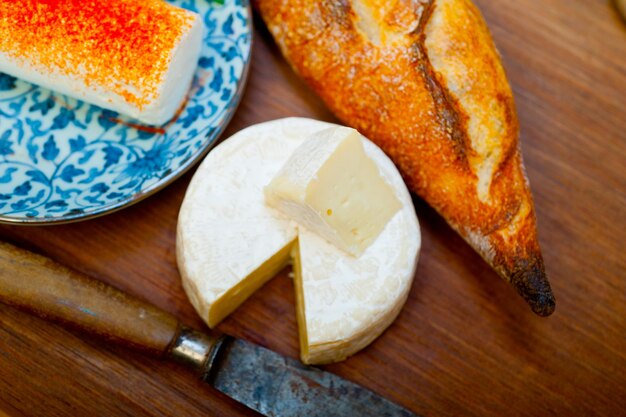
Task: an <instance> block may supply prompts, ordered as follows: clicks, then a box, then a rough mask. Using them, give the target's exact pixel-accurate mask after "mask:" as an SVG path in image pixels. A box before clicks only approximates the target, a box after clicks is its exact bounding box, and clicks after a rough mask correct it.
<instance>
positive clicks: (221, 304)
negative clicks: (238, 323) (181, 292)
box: [207, 241, 295, 328]
mask: <svg viewBox="0 0 626 417" xmlns="http://www.w3.org/2000/svg"><path fill="white" fill-rule="evenodd" d="M294 244H295V241H294V242H290V243H289V244H288V245H286V246H285V247H283V248H282V249H281V250H279V251H278V252H276V254H274V255H273V256H272V257H271V258H269V259H268V260H267V261H265V262H264V263H263V264H262V265H261V266H260V267H258V268H257V269H255V270H254V271H252V273H250V275H248V276H247V277H246V278H244V279H243V280H241V281H240V282H239V283H238V284H237V285H235V286H234V287H232V288H230V289H229V290H228V291H226V293H225V294H224V295H223V296H222V297H220V298H219V299H218V300H217V301H215V303H213V304H212V305H211V308H210V309H209V317H208V322H207V324H208V325H209V327H211V328H213V327H215V326H217V325H218V324H219V323H220V322H221V321H222V320H224V318H225V317H226V316H228V315H229V314H230V313H232V312H233V311H235V310H236V309H237V308H238V307H239V306H240V305H241V304H243V303H244V301H246V300H247V299H248V298H249V297H250V296H251V295H252V294H253V293H254V292H255V291H257V290H258V289H259V288H261V287H262V286H263V284H265V283H266V282H267V281H269V280H270V279H272V278H273V277H275V276H276V274H278V273H279V272H280V271H281V269H283V268H284V267H286V266H287V265H288V264H289V261H290V259H291V258H290V255H291V252H292V248H293V247H294ZM242 255H243V256H245V254H242Z"/></svg>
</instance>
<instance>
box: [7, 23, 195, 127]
mask: <svg viewBox="0 0 626 417" xmlns="http://www.w3.org/2000/svg"><path fill="white" fill-rule="evenodd" d="M190 13H191V12H190ZM194 15H195V20H194V21H193V24H192V25H191V27H190V28H189V29H188V30H187V32H186V33H185V34H184V35H183V37H182V38H181V40H180V42H179V43H178V44H177V45H176V46H175V47H174V49H173V50H172V51H171V57H170V61H169V65H168V70H167V71H166V73H165V74H164V76H163V77H161V80H160V82H159V83H158V85H156V86H154V87H155V88H154V91H156V93H155V96H154V98H153V99H152V100H151V102H150V103H149V104H148V105H145V106H143V107H138V106H137V105H135V104H132V103H130V102H128V101H127V100H126V99H125V98H124V97H123V96H122V95H120V94H116V93H115V92H113V91H110V90H108V89H106V88H104V87H103V86H100V85H98V84H96V83H93V82H90V83H87V82H86V81H85V80H86V74H85V77H76V76H74V75H67V74H64V73H62V72H60V71H54V70H49V69H45V68H44V67H42V66H40V65H38V63H37V62H32V61H30V60H29V59H28V57H21V58H14V57H12V56H10V55H9V54H7V53H6V52H3V51H1V50H0V72H2V73H5V74H9V75H12V76H14V77H17V78H19V79H22V80H24V81H28V82H30V83H32V84H36V85H39V86H41V87H44V88H47V89H50V90H53V91H56V92H59V93H61V94H64V95H67V96H70V97H73V98H76V99H78V100H82V101H85V102H87V103H90V104H94V105H96V106H99V107H102V108H104V109H109V110H113V111H115V112H118V113H120V114H123V115H126V116H129V117H131V118H133V119H137V120H139V121H141V122H143V123H146V124H150V125H162V124H164V123H166V122H167V121H169V120H170V119H172V118H173V117H174V115H175V114H176V111H177V110H178V109H179V108H180V106H181V105H182V104H183V101H184V100H185V98H186V96H187V93H188V92H189V89H190V87H191V82H192V80H193V75H194V73H195V71H196V68H197V64H198V59H199V58H200V52H201V48H202V37H203V33H204V24H203V22H202V18H201V17H200V16H199V15H198V14H196V13H194ZM131 47H132V46H131ZM125 87H126V88H128V89H130V90H133V86H129V85H125ZM134 91H137V90H136V89H135V90H134Z"/></svg>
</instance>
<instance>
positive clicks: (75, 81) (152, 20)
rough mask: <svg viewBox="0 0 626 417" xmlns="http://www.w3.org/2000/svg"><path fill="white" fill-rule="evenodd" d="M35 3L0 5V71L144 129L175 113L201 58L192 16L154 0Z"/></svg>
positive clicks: (198, 25) (199, 31) (198, 23)
mask: <svg viewBox="0 0 626 417" xmlns="http://www.w3.org/2000/svg"><path fill="white" fill-rule="evenodd" d="M39 3H40V4H39V5H38V7H37V8H36V9H34V10H29V11H28V12H27V13H26V12H25V11H24V7H26V6H24V4H23V3H21V2H4V3H3V4H2V5H1V6H0V15H1V16H2V19H0V35H2V36H4V37H5V38H4V40H0V72H3V73H7V74H10V75H13V76H15V77H17V78H20V79H23V80H25V81H28V82H31V83H33V84H37V85H40V86H42V87H45V88H48V89H51V90H54V91H57V92H59V93H62V94H65V95H68V96H70V97H74V98H77V99H79V100H82V101H85V102H87V103H90V104H95V105H97V106H100V107H102V108H105V109H109V110H113V111H115V112H118V113H121V114H124V115H126V116H129V117H131V118H134V119H137V120H139V121H141V122H144V123H147V124H151V125H161V124H164V123H165V122H167V121H168V120H170V119H172V118H173V117H174V116H175V113H176V112H177V110H178V109H179V108H180V107H181V106H182V105H183V103H184V100H185V98H186V96H187V93H188V91H189V89H190V86H191V82H192V79H193V75H194V73H195V70H196V67H197V62H198V59H199V57H200V51H201V46H202V37H203V31H204V24H203V22H202V18H201V17H200V16H199V15H198V14H197V13H193V12H190V11H187V10H183V9H180V8H178V7H175V6H173V5H171V4H168V3H167V2H164V1H160V0H158V1H157V0H143V1H137V0H110V1H109V2H107V4H106V6H103V5H102V3H101V2H98V1H96V0H83V1H82V2H77V1H67V2H52V3H51V4H48V3H46V2H39ZM94 8H95V10H99V11H98V12H97V13H96V12H93V11H92V10H94ZM90 11H91V12H90Z"/></svg>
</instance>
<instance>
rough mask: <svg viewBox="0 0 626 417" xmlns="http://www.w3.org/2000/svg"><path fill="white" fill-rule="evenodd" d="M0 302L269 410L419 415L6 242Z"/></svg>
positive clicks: (0, 259)
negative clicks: (191, 374) (180, 367)
mask: <svg viewBox="0 0 626 417" xmlns="http://www.w3.org/2000/svg"><path fill="white" fill-rule="evenodd" d="M0 302H3V303H5V304H8V305H12V306H15V307H18V308H20V309H22V310H26V311H28V312H30V313H33V314H35V315H37V316H40V317H42V318H45V319H48V320H51V321H54V322H57V323H61V324H64V325H67V326H69V327H73V328H76V329H79V330H81V331H84V332H87V333H91V334H96V335H99V336H101V337H103V338H105V339H107V340H110V341H114V342H118V343H121V344H124V345H126V346H129V347H131V348H134V349H137V350H141V351H144V352H146V353H149V354H152V355H154V356H157V357H160V358H167V359H173V360H175V361H177V362H179V363H182V364H184V365H186V366H188V367H190V368H192V369H194V370H195V371H196V372H197V373H198V374H199V376H200V378H201V379H202V380H204V381H205V382H207V383H209V384H210V385H212V386H213V387H214V388H215V389H217V390H219V391H221V392H223V393H224V394H226V395H228V396H229V397H231V398H233V399H235V400H236V401H238V402H240V403H242V404H244V405H246V406H247V407H249V408H251V409H253V410H255V411H257V412H259V413H261V414H263V415H266V416H274V417H278V416H284V417H291V416H305V415H306V416H312V417H317V416H350V417H351V416H356V415H358V416H389V417H392V416H393V417H395V416H402V417H409V416H415V414H413V413H412V412H410V411H408V410H406V409H404V408H402V407H400V406H399V405H396V404H394V403H392V402H390V401H388V400H386V399H384V398H382V397H380V396H379V395H377V394H375V393H373V392H372V391H369V390H367V389H365V388H363V387H361V386H359V385H357V384H354V383H352V382H349V381H346V380H344V379H342V378H340V377H338V376H336V375H334V374H332V373H329V372H324V371H322V370H320V369H317V368H314V367H309V366H304V365H302V364H301V363H300V362H299V361H297V360H295V359H291V358H287V357H284V356H282V355H279V354H278V353H276V352H272V351H270V350H268V349H265V348H263V347H261V346H257V345H255V344H252V343H249V342H246V341H244V340H240V339H235V338H232V337H230V336H226V335H221V334H218V333H215V332H209V333H202V332H199V331H196V330H193V329H190V328H187V327H185V326H183V325H182V324H181V323H180V322H179V321H178V320H177V319H176V318H175V317H174V316H172V315H170V314H169V313H166V312H164V311H162V310H160V309H158V308H157V307H155V306H153V305H150V304H148V303H146V302H144V301H141V300H139V299H137V298H135V297H132V296H130V295H128V294H126V293H123V292H122V291H120V290H118V289H116V288H114V287H112V286H109V285H107V284H105V283H103V282H101V281H97V280H95V279H93V278H90V277H87V276H86V275H83V274H81V273H79V272H77V271H74V270H71V269H69V268H66V267H64V266H62V265H59V264H57V263H56V262H54V261H52V260H50V259H48V258H45V257H42V256H39V255H36V254H34V253H31V252H28V251H26V250H23V249H19V248H16V247H15V246H12V245H10V244H7V243H2V242H0Z"/></svg>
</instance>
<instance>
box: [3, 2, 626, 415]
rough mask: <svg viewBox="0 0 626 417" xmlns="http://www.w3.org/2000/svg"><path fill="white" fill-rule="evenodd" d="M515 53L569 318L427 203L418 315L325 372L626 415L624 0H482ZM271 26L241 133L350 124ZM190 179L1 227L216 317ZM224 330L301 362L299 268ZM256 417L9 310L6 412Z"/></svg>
mask: <svg viewBox="0 0 626 417" xmlns="http://www.w3.org/2000/svg"><path fill="white" fill-rule="evenodd" d="M478 4H479V6H480V7H481V8H482V10H483V12H484V14H485V17H486V19H487V21H488V23H489V24H490V27H491V30H492V32H493V35H494V38H495V40H496V43H497V45H498V46H499V49H500V51H501V52H502V55H503V59H504V63H505V67H506V69H507V71H508V74H509V78H510V80H511V83H512V86H513V89H514V92H515V96H516V99H517V106H518V111H519V117H520V122H521V126H522V140H523V153H524V157H525V160H526V167H527V170H528V175H529V177H530V180H531V184H532V187H533V192H534V196H535V204H536V208H537V216H538V221H539V227H540V229H539V237H540V241H541V244H542V247H543V253H544V256H545V260H546V265H547V269H548V273H549V275H550V278H551V281H552V286H553V288H554V292H555V294H556V297H557V311H556V313H555V314H554V315H553V316H552V317H550V318H547V319H541V318H538V317H536V316H534V315H533V314H532V313H531V312H530V310H529V309H528V307H527V306H526V305H525V303H524V302H523V301H522V300H521V299H520V298H519V297H518V296H517V295H516V294H515V292H514V291H513V290H512V289H511V288H509V286H508V285H507V284H505V283H504V282H503V281H502V280H500V279H499V278H498V277H497V276H496V274H495V273H494V272H492V271H491V270H490V268H489V267H488V266H487V265H486V264H485V263H484V262H482V261H481V259H480V258H479V256H478V255H476V254H475V253H474V252H473V250H472V249H470V247H469V246H467V245H466V244H465V243H464V242H463V241H462V240H461V238H460V237H458V236H457V235H456V234H455V233H454V232H453V231H452V230H451V229H450V228H449V227H448V226H447V225H446V224H445V222H444V221H443V220H442V219H441V218H440V217H439V216H438V215H437V214H436V213H435V212H434V211H433V210H432V209H430V208H429V207H428V206H427V205H426V204H424V203H423V202H422V201H419V200H417V201H416V205H417V214H418V216H419V219H420V222H421V225H422V232H423V248H422V254H421V260H420V263H419V268H418V271H417V276H416V279H415V284H414V286H413V289H412V291H411V294H410V297H409V299H408V301H407V303H406V307H405V308H404V310H403V311H402V313H401V315H400V317H399V318H398V320H397V321H396V322H395V323H394V324H393V325H392V326H391V327H390V329H389V330H388V331H387V332H385V333H384V334H383V335H382V337H380V338H379V339H378V340H376V342H375V343H373V344H372V345H371V346H370V347H368V348H367V349H365V350H364V351H363V352H361V353H359V354H358V355H356V356H354V357H352V358H350V359H348V360H346V361H345V362H342V363H339V364H335V365H332V366H327V367H326V369H328V370H330V371H332V372H335V373H337V374H339V375H341V376H343V377H345V378H347V379H350V380H352V381H355V382H357V383H359V384H362V385H364V386H366V387H368V388H370V389H372V390H374V391H376V392H378V393H380V394H382V395H384V396H386V397H387V398H389V399H391V400H393V401H395V402H398V403H400V404H402V405H404V406H405V407H407V408H409V409H411V410H413V411H415V412H418V413H423V414H424V415H427V416H437V415H468V416H472V415H494V416H496V415H497V416H517V415H527V416H540V415H558V416H566V415H586V416H589V415H607V416H617V415H620V414H621V415H626V411H625V410H626V408H625V407H626V272H625V271H626V255H625V243H624V242H625V240H626V239H625V238H626V236H625V230H626V111H625V110H624V106H625V105H626V100H625V97H626V25H624V24H623V22H622V21H620V19H619V17H618V15H617V13H616V12H615V11H614V10H613V8H612V7H611V6H610V4H609V2H608V1H607V0H584V1H583V0H580V1H571V0H544V1H535V0H478ZM256 23H257V27H259V29H258V30H257V32H256V34H255V35H256V38H255V41H256V42H255V45H254V49H255V50H254V59H253V66H252V72H251V76H250V80H249V85H248V89H247V93H246V94H245V97H244V99H243V102H242V104H241V107H240V108H239V111H238V113H237V115H236V116H235V118H234V120H233V121H232V123H231V125H230V127H229V129H228V131H227V133H226V135H225V136H228V135H230V134H232V133H234V132H236V131H238V130H240V129H242V128H243V127H246V126H248V125H250V124H253V123H256V122H261V121H265V120H270V119H274V118H278V117H284V116H294V115H298V116H309V117H314V118H318V119H323V120H333V117H332V115H331V114H330V113H329V112H328V111H327V110H326V109H325V108H324V106H323V105H322V104H321V102H320V101H319V100H318V99H317V98H316V97H314V96H313V95H312V94H311V92H310V91H309V90H307V88H306V87H305V86H304V85H303V84H302V82H300V81H299V80H298V79H297V77H296V76H295V75H294V74H293V73H292V72H291V71H290V69H289V68H288V66H287V65H286V64H285V63H284V62H283V60H282V59H281V57H280V54H279V53H278V51H277V49H276V47H275V46H274V45H273V43H272V42H271V40H270V38H269V36H268V34H267V32H265V30H264V29H263V28H262V27H260V26H261V23H260V22H256ZM190 178H191V173H190V174H187V175H185V176H184V177H183V178H182V179H180V180H178V181H177V182H176V183H174V184H173V185H171V186H169V187H168V188H167V189H165V190H164V191H162V192H160V193H159V194H158V195H156V196H153V197H151V198H148V199H147V200H146V201H144V202H142V203H139V204H137V205H135V206H133V207H131V208H128V209H125V210H123V211H121V212H118V213H115V214H112V215H109V216H106V217H104V218H101V219H97V220H91V221H87V222H84V223H79V224H73V225H66V226H56V227H33V228H25V227H0V238H3V239H5V240H8V241H11V242H14V243H17V244H20V245H22V246H24V247H26V248H30V249H32V250H35V251H38V252H40V253H43V254H45V255H48V256H50V257H52V258H54V259H56V260H58V261H59V262H62V263H64V264H66V265H71V266H74V267H75V268H77V269H79V270H81V271H83V272H86V273H88V274H90V275H92V276H94V277H97V278H99V279H101V280H103V281H106V282H109V283H111V284H114V285H116V286H118V287H120V288H122V289H124V290H126V291H129V292H131V293H133V294H136V295H139V296H141V297H143V298H145V299H147V300H149V301H151V302H153V303H154V304H156V305H158V306H160V307H162V308H164V309H166V310H168V311H170V312H172V313H174V314H175V315H177V316H178V317H180V318H181V319H182V320H183V321H184V322H186V323H188V324H191V325H195V326H199V327H202V323H201V321H200V320H199V318H198V317H197V316H196V314H195V312H194V310H193V309H192V307H191V305H190V304H189V302H188V301H187V299H186V298H185V295H184V293H183V290H182V288H181V285H180V281H179V277H178V273H177V270H176V264H175V258H174V243H175V227H176V217H177V214H178V209H179V206H180V204H181V201H182V198H183V195H184V192H185V189H186V187H187V184H188V182H189V179H190ZM220 329H221V330H223V331H225V332H228V333H230V334H233V335H235V336H238V337H242V338H245V339H247V340H250V341H253V342H256V343H260V344H262V345H265V346H267V347H269V348H271V349H273V350H275V351H278V352H280V353H283V354H285V355H290V356H294V357H295V356H297V354H298V343H297V328H296V322H295V310H294V295H293V286H292V283H291V282H290V280H289V278H288V277H287V271H285V272H283V273H282V274H280V276H278V277H277V278H276V279H274V280H273V281H271V282H270V283H268V284H267V285H266V286H265V287H264V288H263V289H262V290H261V291H259V292H258V293H257V294H256V295H254V296H253V297H252V299H250V300H249V301H248V302H246V303H245V305H244V306H243V307H242V308H240V309H239V310H238V311H237V312H236V313H235V314H233V315H232V316H231V317H230V318H229V319H227V320H226V321H225V322H224V323H223V324H222V325H221V326H220ZM2 414H8V415H9V416H43V415H45V416H67V415H73V416H96V415H99V416H144V415H146V416H148V415H150V416H200V415H225V416H226V415H227V416H246V415H253V414H254V413H253V412H251V411H249V410H247V409H246V408H245V407H243V406H241V405H238V404H236V403H235V402H234V401H232V400H230V399H228V398H226V397H225V396H223V395H221V394H220V393H218V392H216V391H215V390H213V389H212V388H210V387H208V386H206V385H204V384H202V383H200V382H198V381H196V380H195V379H194V378H193V376H192V375H190V374H189V373H188V372H187V371H186V370H185V369H182V368H179V367H178V366H177V365H174V364H170V363H162V362H159V361H157V360H152V359H149V358H146V357H143V356H141V355H139V354H135V353H132V352H128V351H126V350H123V349H121V348H116V347H113V346H108V345H104V344H101V343H100V342H99V341H97V340H93V339H91V338H89V337H85V336H81V335H78V334H76V333H72V332H69V331H65V330H62V329H60V328H59V327H56V326H53V325H50V324H48V323H46V322H44V321H41V320H39V319H35V318H32V317H29V316H27V315H25V314H22V313H20V312H18V311H16V310H13V309H11V308H8V307H4V306H0V415H2Z"/></svg>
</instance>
